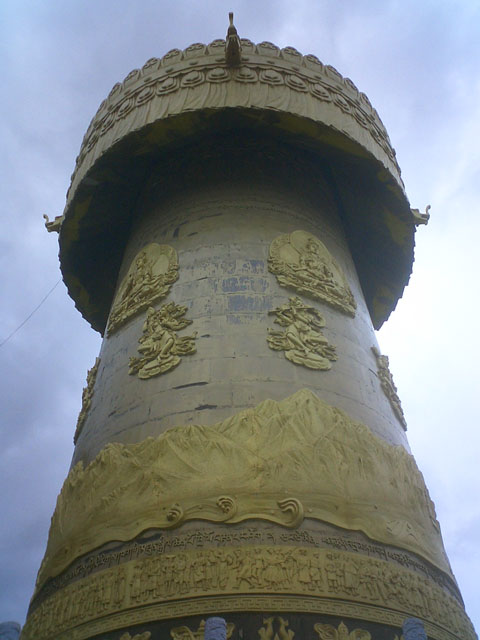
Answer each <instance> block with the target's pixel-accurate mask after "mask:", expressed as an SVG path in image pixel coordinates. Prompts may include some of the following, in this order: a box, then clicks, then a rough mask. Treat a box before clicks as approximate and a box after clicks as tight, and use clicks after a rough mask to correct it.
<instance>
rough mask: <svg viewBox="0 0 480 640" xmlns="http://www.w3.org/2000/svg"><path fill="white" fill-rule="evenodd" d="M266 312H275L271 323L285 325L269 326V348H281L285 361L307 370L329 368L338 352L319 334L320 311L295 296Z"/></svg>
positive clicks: (322, 322) (323, 321)
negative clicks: (278, 328)
mask: <svg viewBox="0 0 480 640" xmlns="http://www.w3.org/2000/svg"><path fill="white" fill-rule="evenodd" d="M269 315H275V316H276V318H275V320H274V322H276V323H277V324H279V325H280V326H281V327H284V330H283V331H282V330H280V331H278V330H274V329H268V337H267V342H268V345H269V347H270V348H271V349H274V350H275V351H284V353H285V357H286V358H287V360H290V362H293V363H295V364H299V365H302V366H304V367H307V368H309V369H319V370H323V371H326V370H328V369H331V367H332V365H331V362H332V361H334V360H336V359H337V354H336V349H335V347H334V346H333V345H331V344H329V342H328V340H327V339H326V338H325V336H324V335H323V334H322V331H321V330H322V328H323V327H324V326H325V319H324V317H323V316H322V314H321V313H319V312H318V311H317V310H316V309H314V308H313V307H309V306H307V305H306V304H304V303H303V302H302V301H301V300H300V298H297V297H294V298H290V299H289V302H288V303H286V304H283V305H282V306H280V307H277V308H276V309H275V310H274V311H269Z"/></svg>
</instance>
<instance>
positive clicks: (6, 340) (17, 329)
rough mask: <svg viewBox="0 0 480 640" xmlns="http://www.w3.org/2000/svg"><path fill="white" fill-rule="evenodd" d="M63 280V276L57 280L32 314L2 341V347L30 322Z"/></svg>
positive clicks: (0, 343)
mask: <svg viewBox="0 0 480 640" xmlns="http://www.w3.org/2000/svg"><path fill="white" fill-rule="evenodd" d="M61 280H62V279H61V278H59V280H57V282H56V283H55V284H54V285H53V287H52V288H51V289H50V291H49V292H48V293H47V295H46V296H45V297H44V298H42V300H41V301H40V303H39V304H38V305H37V306H36V307H35V309H34V310H33V311H32V312H31V313H30V314H29V315H28V316H27V317H26V318H25V320H24V321H23V322H22V323H21V324H19V325H18V327H17V328H16V329H15V330H14V331H12V333H11V334H10V335H9V336H7V337H6V338H5V340H3V341H2V342H0V347H3V345H4V344H5V343H6V342H8V341H9V340H10V338H13V336H14V335H15V334H16V333H17V331H19V330H20V329H21V328H22V327H23V325H24V324H25V323H26V322H28V321H29V320H30V318H31V317H32V316H33V314H34V313H35V312H36V311H38V310H39V309H40V307H41V306H42V304H43V303H44V302H45V300H46V299H47V298H48V296H49V295H50V294H51V293H53V291H54V289H55V288H56V287H57V286H58V285H59V283H60V282H61Z"/></svg>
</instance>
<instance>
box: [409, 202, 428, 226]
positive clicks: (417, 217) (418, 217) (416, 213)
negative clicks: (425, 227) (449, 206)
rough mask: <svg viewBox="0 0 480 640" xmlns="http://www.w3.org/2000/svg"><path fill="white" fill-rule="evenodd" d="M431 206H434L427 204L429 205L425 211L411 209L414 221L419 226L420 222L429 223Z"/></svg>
mask: <svg viewBox="0 0 480 640" xmlns="http://www.w3.org/2000/svg"><path fill="white" fill-rule="evenodd" d="M431 208H432V207H431V206H430V205H427V207H426V209H425V213H423V212H422V211H420V209H411V212H412V216H413V223H414V224H415V225H416V226H417V227H418V226H419V225H420V224H428V221H429V220H430V209H431Z"/></svg>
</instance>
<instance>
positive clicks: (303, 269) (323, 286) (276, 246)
mask: <svg viewBox="0 0 480 640" xmlns="http://www.w3.org/2000/svg"><path fill="white" fill-rule="evenodd" d="M268 268H269V271H270V272H271V273H273V274H275V275H276V277H277V281H278V283H279V284H280V285H281V286H282V287H288V288H290V289H294V290H295V291H297V292H298V293H302V294H304V295H306V296H309V297H311V298H316V299H317V300H321V301H322V302H325V303H326V304H328V305H330V306H331V307H333V308H334V309H337V310H338V311H341V312H342V313H345V314H347V315H349V316H351V317H352V318H353V317H354V316H355V309H356V307H357V305H356V302H355V299H354V297H353V294H352V292H351V290H350V287H349V286H348V282H347V280H346V278H345V275H344V273H343V271H342V269H341V267H340V266H339V265H338V264H337V262H336V261H335V260H334V259H333V257H332V255H331V254H330V252H329V251H328V249H327V247H326V246H325V245H324V244H323V242H321V241H320V240H319V239H318V238H316V237H315V236H314V235H312V234H311V233H307V232H306V231H301V230H298V231H293V233H290V234H285V235H281V236H278V238H275V240H274V241H273V242H272V244H271V245H270V253H269V258H268Z"/></svg>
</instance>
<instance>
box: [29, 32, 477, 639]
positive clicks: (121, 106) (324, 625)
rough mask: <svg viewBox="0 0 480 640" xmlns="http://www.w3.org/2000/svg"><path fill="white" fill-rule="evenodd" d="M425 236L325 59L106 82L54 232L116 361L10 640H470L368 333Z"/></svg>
mask: <svg viewBox="0 0 480 640" xmlns="http://www.w3.org/2000/svg"><path fill="white" fill-rule="evenodd" d="M418 221H419V216H418V214H416V215H415V214H414V213H412V211H411V209H410V206H409V203H408V200H407V198H406V195H405V192H404V187H403V183H402V180H401V178H400V170H399V167H398V165H397V162H396V159H395V152H394V150H393V149H392V147H391V144H390V141H389V138H388V135H387V133H386V131H385V128H384V127H383V125H382V122H381V120H380V119H379V117H378V114H377V112H376V111H375V110H374V109H373V107H372V106H371V104H370V102H369V100H368V98H367V97H366V96H365V95H364V94H363V93H360V92H359V91H358V89H357V88H356V87H355V85H354V84H353V82H351V80H349V79H345V78H343V77H342V76H341V75H340V74H339V73H338V72H337V71H336V70H335V69H334V68H332V67H330V66H327V65H324V64H322V63H321V62H320V61H319V60H318V59H317V58H316V57H315V56H312V55H307V56H302V55H301V54H300V53H298V51H296V50H295V49H293V48H291V47H287V48H285V49H279V48H278V47H276V46H275V45H273V44H271V43H269V42H262V43H260V44H257V45H256V44H253V43H252V42H250V41H249V40H244V39H242V40H239V39H238V37H237V36H236V33H235V29H234V28H231V29H230V30H229V34H228V37H227V41H225V40H215V41H214V42H212V43H211V44H209V45H208V46H206V45H203V44H194V45H192V46H190V47H188V48H187V49H185V51H180V50H176V49H175V50H173V51H170V52H168V53H167V54H166V55H165V56H164V57H163V58H161V59H158V58H152V59H151V60H149V61H148V62H147V63H146V64H145V65H144V66H143V68H142V69H136V70H134V71H132V72H131V73H129V74H128V76H127V77H126V78H125V80H124V81H123V83H119V84H117V85H115V87H114V88H113V89H112V91H111V93H110V95H109V96H108V98H107V99H106V100H105V101H104V102H103V103H102V104H101V105H100V108H99V110H98V112H97V114H96V115H95V117H94V118H93V120H92V122H91V124H90V126H89V128H88V130H87V133H86V135H85V138H84V140H83V143H82V146H81V150H80V153H79V156H78V158H77V162H76V166H75V171H74V174H73V176H72V183H71V186H70V189H69V191H68V195H67V204H66V207H65V212H64V215H63V217H61V218H59V219H57V220H56V221H54V222H53V223H48V225H49V226H50V228H53V229H57V230H59V241H60V261H61V267H62V271H63V277H64V280H65V283H66V285H67V287H68V290H69V293H70V295H71V296H72V298H73V299H74V301H75V304H76V306H77V307H78V309H79V311H80V312H81V313H82V315H83V316H84V317H85V319H86V320H88V321H89V322H90V323H91V325H92V327H93V328H94V329H96V330H98V331H100V332H102V334H103V335H104V340H103V344H102V347H101V351H100V354H99V357H98V358H97V360H96V362H95V364H94V366H93V367H92V369H91V370H90V371H89V373H88V377H87V385H86V387H85V389H84V392H83V399H82V410H81V412H80V415H79V418H78V422H77V425H76V430H75V437H74V440H75V445H76V446H75V452H74V456H73V463H72V468H71V470H70V473H69V475H68V477H67V479H66V480H65V484H64V486H63V488H62V491H61V493H60V495H59V498H58V502H57V506H56V509H55V513H54V515H53V518H52V525H51V529H50V535H49V539H48V545H47V550H46V553H45V558H44V560H43V562H42V565H41V567H40V570H39V574H38V580H37V585H36V589H35V593H34V595H33V598H32V602H31V605H30V610H29V615H28V619H27V623H26V626H25V628H24V630H23V634H22V638H23V640H47V639H53V638H58V639H62V640H67V639H69V640H70V639H72V638H73V639H76V640H83V639H87V638H89V639H90V638H96V639H99V640H100V639H101V640H107V639H108V640H119V639H120V638H121V639H122V640H127V639H131V638H136V639H137V640H139V639H142V640H147V639H148V638H151V639H152V640H156V639H160V638H162V639H164V638H169V637H171V638H173V640H181V639H184V638H200V637H201V636H202V629H203V627H202V620H204V619H205V618H206V617H208V616H212V615H217V616H218V615H220V616H222V617H224V618H225V620H226V621H227V635H228V637H229V638H232V640H237V639H240V638H258V637H259V636H260V638H261V639H262V640H292V638H294V637H295V638H298V639H300V638H317V636H318V638H319V639H320V640H326V639H327V638H330V639H333V638H338V639H339V640H340V639H343V640H345V639H347V638H350V639H353V638H364V639H368V638H372V639H373V640H383V639H385V640H386V639H389V640H394V638H395V636H398V637H400V634H401V627H402V623H403V621H404V620H405V619H406V618H409V617H416V618H420V619H421V620H422V621H423V623H424V625H425V629H426V631H427V633H428V637H429V638H432V639H435V640H454V639H458V640H460V639H462V640H466V639H473V638H474V637H475V633H474V631H473V628H472V625H471V623H470V621H469V619H468V617H467V616H466V614H465V611H464V608H463V603H462V599H461V596H460V593H459V590H458V587H457V585H456V582H455V579H454V577H453V575H452V572H451V569H450V565H449V562H448V559H447V557H446V554H445V551H444V548H443V543H442V539H441V534H440V527H439V524H438V522H437V519H436V516H435V510H434V506H433V503H432V502H431V500H430V497H429V495H428V492H427V489H426V487H425V484H424V481H423V477H422V475H421V473H420V472H419V470H418V468H417V466H416V464H415V461H414V459H413V457H412V455H411V454H410V451H409V447H408V443H407V439H406V434H405V431H406V421H405V417H404V415H403V412H402V408H401V404H400V400H399V398H398V395H397V391H396V388H395V385H394V383H393V380H392V377H391V374H390V372H389V369H388V359H387V358H386V357H385V356H383V355H381V353H380V351H379V349H378V345H377V342H376V338H375V334H374V328H379V327H380V326H381V324H382V323H383V322H384V321H385V320H386V319H387V318H388V316H389V314H390V312H391V311H392V310H393V309H394V307H395V305H396V302H397V300H398V299H399V297H400V296H401V295H402V292H403V289H404V287H405V286H406V284H407V282H408V278H409V275H410V272H411V267H412V262H413V246H414V232H415V224H416V223H417V222H418Z"/></svg>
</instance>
